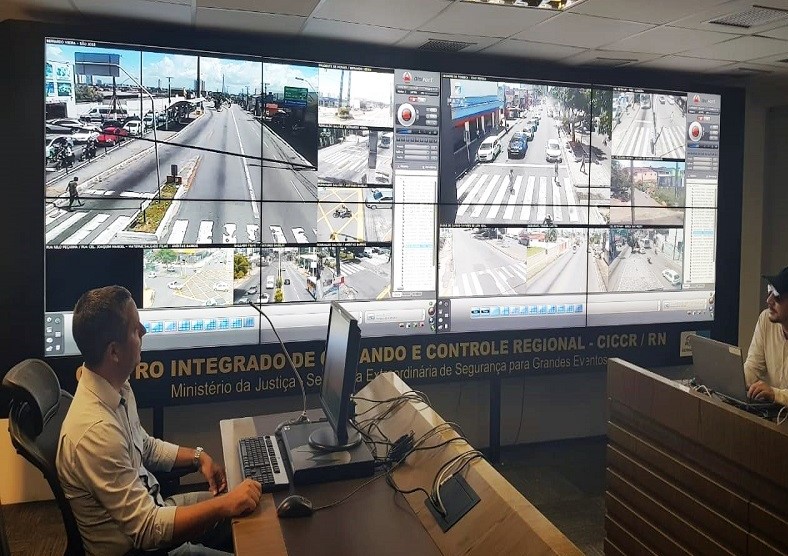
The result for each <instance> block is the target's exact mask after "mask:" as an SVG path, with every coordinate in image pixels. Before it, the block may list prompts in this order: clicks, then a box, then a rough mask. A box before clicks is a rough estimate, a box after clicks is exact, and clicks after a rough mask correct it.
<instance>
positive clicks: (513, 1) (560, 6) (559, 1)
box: [462, 0, 585, 12]
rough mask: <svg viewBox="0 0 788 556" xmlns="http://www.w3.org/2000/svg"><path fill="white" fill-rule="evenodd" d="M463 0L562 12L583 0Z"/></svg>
mask: <svg viewBox="0 0 788 556" xmlns="http://www.w3.org/2000/svg"><path fill="white" fill-rule="evenodd" d="M462 1H463V2H472V3H474V4H490V5H494V6H517V7H518V8H542V9H545V10H553V11H556V12H562V11H564V10H568V9H569V8H572V7H574V6H577V5H578V4H582V3H583V2H585V0H462Z"/></svg>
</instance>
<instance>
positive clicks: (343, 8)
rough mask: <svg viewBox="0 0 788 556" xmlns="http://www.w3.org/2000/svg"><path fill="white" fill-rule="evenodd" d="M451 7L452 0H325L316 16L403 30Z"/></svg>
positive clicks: (414, 26)
mask: <svg viewBox="0 0 788 556" xmlns="http://www.w3.org/2000/svg"><path fill="white" fill-rule="evenodd" d="M450 4H451V0H397V1H396V2H392V1H391V0H364V1H363V2H360V1H359V0H325V1H324V2H322V3H321V4H320V7H319V8H318V9H317V10H315V13H314V14H313V16H314V17H318V18H321V19H334V20H338V21H349V22H353V23H366V24H368V25H379V26H381V27H390V26H391V24H392V23H396V26H397V28H399V29H416V28H417V27H418V26H419V25H421V24H423V23H425V22H426V21H429V20H430V19H432V18H433V17H435V16H436V15H438V14H439V13H440V12H441V10H443V9H445V8H446V7H447V6H449V5H450Z"/></svg>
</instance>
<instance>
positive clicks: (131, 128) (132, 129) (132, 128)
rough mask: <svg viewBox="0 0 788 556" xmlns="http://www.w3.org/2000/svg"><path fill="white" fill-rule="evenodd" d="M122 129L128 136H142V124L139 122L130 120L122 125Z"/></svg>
mask: <svg viewBox="0 0 788 556" xmlns="http://www.w3.org/2000/svg"><path fill="white" fill-rule="evenodd" d="M123 128H124V129H125V130H126V131H128V132H129V135H142V122H141V121H139V120H131V121H128V122H126V123H125V124H123Z"/></svg>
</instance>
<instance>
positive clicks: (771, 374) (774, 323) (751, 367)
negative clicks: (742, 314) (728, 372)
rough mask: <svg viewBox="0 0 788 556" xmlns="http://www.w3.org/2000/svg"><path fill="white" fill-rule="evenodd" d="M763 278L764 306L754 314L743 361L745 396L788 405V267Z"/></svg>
mask: <svg viewBox="0 0 788 556" xmlns="http://www.w3.org/2000/svg"><path fill="white" fill-rule="evenodd" d="M764 278H765V279H766V284H767V286H766V290H767V292H768V293H767V296H766V309H765V310H764V311H763V312H762V313H761V314H760V316H759V317H758V322H757V323H756V324H755V332H754V333H753V336H752V343H751V344H750V349H749V351H748V352H747V360H746V361H745V362H744V377H745V379H746V382H747V386H748V388H749V389H748V391H747V396H748V397H750V398H753V399H756V400H761V401H768V402H777V403H779V404H782V405H788V268H784V269H782V271H780V273H779V274H777V275H776V276H764Z"/></svg>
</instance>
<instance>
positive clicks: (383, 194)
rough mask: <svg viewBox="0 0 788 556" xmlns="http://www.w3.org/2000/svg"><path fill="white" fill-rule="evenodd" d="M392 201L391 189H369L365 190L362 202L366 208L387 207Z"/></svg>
mask: <svg viewBox="0 0 788 556" xmlns="http://www.w3.org/2000/svg"><path fill="white" fill-rule="evenodd" d="M393 202H394V193H393V191H392V190H391V189H371V190H370V191H368V192H367V198H366V199H365V200H364V204H365V205H366V206H367V208H370V209H378V208H388V207H390V206H391V203H393Z"/></svg>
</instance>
